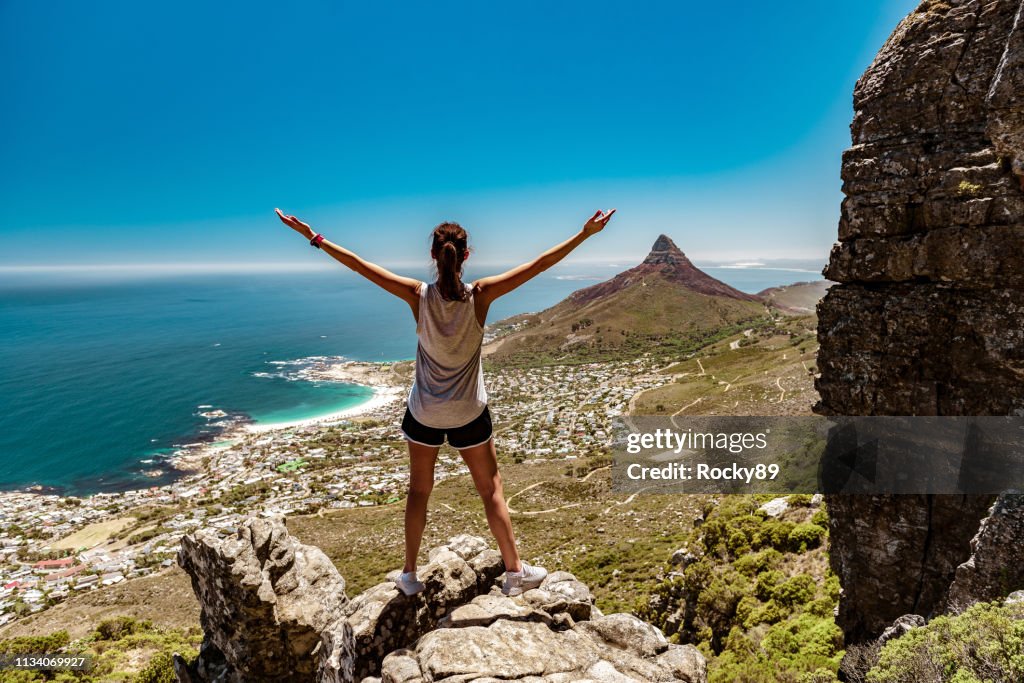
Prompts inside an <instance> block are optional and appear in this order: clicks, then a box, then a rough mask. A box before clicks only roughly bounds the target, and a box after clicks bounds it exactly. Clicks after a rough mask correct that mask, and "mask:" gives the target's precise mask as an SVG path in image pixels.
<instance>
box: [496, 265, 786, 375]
mask: <svg viewBox="0 0 1024 683" xmlns="http://www.w3.org/2000/svg"><path fill="white" fill-rule="evenodd" d="M514 322H515V323H518V324H517V325H514V328H515V330H514V331H512V332H510V333H508V334H506V335H505V336H502V337H500V338H499V339H497V340H496V341H494V342H491V343H490V344H488V345H487V346H486V347H485V348H484V353H485V354H486V356H487V358H488V359H489V360H490V361H492V362H495V361H496V362H501V363H510V364H515V365H547V364H552V363H582V362H593V361H601V360H612V359H623V358H636V357H637V356H639V355H642V354H645V353H649V354H652V355H655V356H669V355H679V354H685V353H688V352H691V351H694V350H696V349H698V348H700V347H702V346H705V345H707V344H708V343H711V342H713V341H715V340H717V339H721V338H723V337H725V336H728V335H730V334H733V333H735V332H738V331H740V330H741V329H743V328H744V327H751V326H755V327H756V326H760V325H763V324H766V323H767V322H768V318H767V316H766V314H765V309H764V306H763V305H761V304H760V303H755V302H752V301H740V300H737V299H731V298H727V297H719V296H709V295H707V294H700V293H697V292H693V291H690V290H687V289H685V288H682V287H680V286H679V285H677V284H674V283H671V282H667V281H665V280H663V279H660V278H658V277H650V278H646V279H645V280H644V281H643V282H642V283H636V284H634V285H632V286H630V287H627V288H625V289H623V290H621V291H618V292H616V293H614V294H612V295H610V296H607V297H605V298H601V299H598V300H596V301H591V302H588V303H586V304H584V305H582V306H579V305H577V304H575V303H573V302H572V301H569V300H567V301H563V302H561V303H559V304H557V305H555V306H553V307H551V308H549V309H547V310H545V311H542V312H541V313H537V314H534V315H529V316H518V317H517V319H516V320H515V321H514ZM509 327H510V324H509V323H507V322H506V321H502V322H499V323H497V324H496V325H495V329H502V328H505V329H507V328H509Z"/></svg>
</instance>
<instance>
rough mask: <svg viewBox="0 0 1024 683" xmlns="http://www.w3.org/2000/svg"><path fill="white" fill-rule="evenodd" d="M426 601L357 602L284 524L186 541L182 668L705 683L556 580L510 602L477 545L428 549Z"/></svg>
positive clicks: (191, 678)
mask: <svg viewBox="0 0 1024 683" xmlns="http://www.w3.org/2000/svg"><path fill="white" fill-rule="evenodd" d="M429 558H430V561H429V563H428V564H427V565H426V566H424V567H422V568H420V571H419V577H420V579H421V580H422V581H423V582H424V584H426V590H425V591H424V592H423V593H421V594H420V595H417V596H412V597H407V596H405V595H403V594H401V593H400V592H399V591H398V590H397V589H396V588H395V587H394V585H393V584H392V583H391V582H386V583H382V584H379V585H377V586H375V587H373V588H371V589H369V590H368V591H366V592H365V593H363V594H361V595H359V596H357V597H355V598H354V599H352V600H351V601H349V600H348V599H347V598H346V596H345V590H344V588H345V583H344V580H343V579H342V577H341V575H340V574H338V572H337V570H336V569H335V568H334V566H333V565H332V564H331V563H330V561H329V560H328V559H327V558H326V556H324V554H323V553H322V552H321V551H320V550H319V549H317V548H315V547H312V546H306V545H303V544H301V543H299V542H298V541H296V540H295V539H294V538H292V537H291V536H290V535H289V534H288V531H287V529H286V528H285V526H284V523H283V522H282V521H280V520H260V519H253V520H250V521H248V522H246V523H245V524H244V525H242V526H241V527H240V528H239V529H238V530H237V532H236V533H235V534H234V535H228V536H225V535H223V534H221V533H217V532H215V531H213V530H202V531H198V532H196V533H194V534H191V535H189V536H186V537H185V538H184V539H183V540H182V548H181V551H180V553H179V557H178V561H179V563H180V564H181V565H182V567H184V569H185V570H186V571H187V572H188V573H189V575H190V576H191V577H192V585H193V588H194V589H195V591H196V596H197V597H198V598H199V602H200V606H201V610H202V612H201V623H202V626H203V632H204V636H205V638H204V642H203V645H202V648H201V651H200V655H199V657H198V658H197V659H196V660H195V661H192V662H186V661H185V660H183V659H182V658H181V657H177V656H176V659H175V668H176V671H177V673H178V678H179V680H180V681H182V682H183V683H200V682H201V681H217V682H219V683H236V682H240V681H268V682H274V681H282V682H283V681H288V682H294V683H300V682H303V683H304V682H307V681H308V682H314V681H315V682H316V683H343V682H344V683H348V682H354V681H363V682H364V683H373V682H377V683H379V682H381V681H384V682H386V683H421V682H422V683H426V682H427V681H446V682H448V683H456V682H458V683H468V682H470V681H478V682H480V683H495V682H496V681H500V680H522V681H533V682H534V683H541V682H548V683H569V682H572V681H581V682H582V681H609V682H612V681H614V682H620V681H621V682H623V683H626V682H630V681H632V682H642V681H663V682H665V683H672V682H675V683H705V682H706V680H707V670H706V669H707V667H706V663H705V661H704V657H703V656H702V655H701V654H700V652H698V651H697V649H696V648H694V647H692V646H689V645H674V644H670V643H669V642H668V641H667V640H666V639H665V636H664V635H663V634H662V632H661V631H660V630H658V629H657V628H655V627H654V626H651V625H650V624H647V623H645V622H643V621H641V620H640V619H637V618H636V617H634V616H632V615H628V614H611V615H607V616H605V615H603V614H601V612H600V611H599V610H598V609H597V608H596V607H595V606H594V600H593V596H592V595H591V593H590V590H589V589H588V588H587V586H586V585H584V584H583V583H581V582H579V581H577V580H576V578H575V577H574V576H573V575H572V574H569V573H566V572H553V573H552V574H551V575H549V576H548V577H547V579H546V580H545V581H544V583H543V584H542V585H541V586H540V587H539V588H537V589H534V590H530V591H527V592H526V593H524V594H523V595H522V596H518V597H516V598H509V597H506V596H504V595H502V594H501V591H500V590H499V588H498V585H499V584H498V582H497V579H498V577H499V575H500V573H501V572H502V571H503V568H502V565H501V557H500V556H499V555H498V553H497V552H496V551H494V550H491V549H490V548H488V547H487V545H486V544H485V543H484V541H483V540H482V539H479V538H475V537H472V536H458V537H455V538H453V539H451V540H450V541H449V542H448V544H447V545H444V546H441V547H439V548H434V549H433V550H431V551H430V554H429Z"/></svg>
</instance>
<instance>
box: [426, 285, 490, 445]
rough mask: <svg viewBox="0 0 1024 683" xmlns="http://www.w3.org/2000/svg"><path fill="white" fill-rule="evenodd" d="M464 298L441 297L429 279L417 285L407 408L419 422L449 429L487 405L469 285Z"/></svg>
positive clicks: (480, 340)
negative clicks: (415, 340) (412, 369)
mask: <svg viewBox="0 0 1024 683" xmlns="http://www.w3.org/2000/svg"><path fill="white" fill-rule="evenodd" d="M466 289H467V290H468V291H469V297H468V298H467V299H466V300H465V301H446V300H445V299H444V298H442V297H441V292H439V291H438V290H437V287H436V285H435V284H434V283H432V282H431V283H423V284H421V285H420V313H419V321H418V322H417V323H416V336H417V338H418V339H419V343H418V344H417V345H416V378H415V380H414V381H413V384H412V389H411V390H410V391H409V412H410V413H412V416H413V417H414V418H416V421H417V422H419V423H420V424H424V425H426V426H428V427H434V428H436V429H452V428H454V427H462V426H463V425H466V424H469V423H470V422H472V421H473V420H475V419H476V418H477V417H479V416H480V413H482V412H483V410H484V407H485V406H486V405H487V391H486V390H485V389H484V370H483V365H481V363H480V347H481V344H482V343H483V338H484V328H483V327H482V326H481V325H480V323H479V322H477V319H476V310H475V308H474V306H473V289H472V286H471V285H469V284H466Z"/></svg>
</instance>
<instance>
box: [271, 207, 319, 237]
mask: <svg viewBox="0 0 1024 683" xmlns="http://www.w3.org/2000/svg"><path fill="white" fill-rule="evenodd" d="M274 211H276V212H277V217H278V218H280V219H281V222H282V223H284V224H285V225H287V226H288V227H289V228H291V229H292V230H294V231H295V232H297V233H299V234H300V235H302V236H303V237H305V238H306V239H307V240H311V239H313V236H314V235H316V233H315V232H313V228H311V227H309V225H308V224H306V223H303V222H302V221H300V220H299V219H298V218H296V217H295V216H286V215H285V214H283V213H281V209H274Z"/></svg>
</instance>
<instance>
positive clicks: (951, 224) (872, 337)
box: [816, 0, 1024, 644]
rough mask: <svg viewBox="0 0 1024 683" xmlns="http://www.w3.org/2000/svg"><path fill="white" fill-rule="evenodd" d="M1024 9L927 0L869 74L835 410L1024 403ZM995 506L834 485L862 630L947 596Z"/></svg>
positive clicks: (831, 394) (840, 298)
mask: <svg viewBox="0 0 1024 683" xmlns="http://www.w3.org/2000/svg"><path fill="white" fill-rule="evenodd" d="M1022 5H1024V3H1022V2H1021V0H944V1H941V2H940V1H937V0H927V1H925V2H923V3H922V4H921V6H920V7H919V8H918V9H917V10H916V11H914V12H913V13H912V14H910V15H909V16H908V17H907V18H906V19H904V20H903V22H901V23H900V25H899V26H898V27H897V28H896V30H895V32H894V33H893V34H892V36H891V37H890V38H889V40H888V41H887V42H886V43H885V45H884V46H883V47H882V49H881V51H880V52H879V53H878V55H877V56H876V58H875V60H874V62H873V63H872V64H871V66H870V67H869V68H868V70H867V72H865V74H864V75H863V76H862V77H861V79H860V80H859V81H858V83H857V86H856V89H855V91H854V109H855V115H854V120H853V124H852V126H851V133H852V138H853V146H852V147H851V148H850V149H848V150H847V151H846V152H845V154H844V155H843V167H842V177H843V191H844V193H845V195H846V196H845V199H844V200H843V204H842V213H841V218H840V223H839V243H838V244H837V245H836V246H835V247H834V249H833V251H832V255H831V259H830V261H829V265H828V267H827V268H826V270H825V273H824V274H825V276H826V277H827V278H828V279H829V280H832V281H835V282H837V283H839V284H837V285H835V286H833V287H832V288H831V289H830V290H829V292H828V294H827V295H826V297H825V298H824V300H823V301H822V302H821V304H820V305H819V308H818V314H819V328H818V333H819V340H820V342H821V349H820V351H819V354H818V365H819V368H820V372H821V375H820V378H819V379H818V381H817V383H816V384H817V388H818V391H819V393H820V394H821V402H820V403H819V404H818V406H817V407H816V409H817V411H818V412H820V413H822V414H826V415H1006V414H1024V327H1022V325H1021V320H1022V319H1024V316H1022V314H1024V269H1022V268H1021V264H1022V263H1024V189H1022V188H1024V185H1022V180H1021V179H1022V177H1024V144H1022V143H1024V88H1022V87H1021V86H1022V79H1024V69H1022V65H1024V19H1022V9H1021V8H1022ZM990 503H991V499H989V498H982V497H965V496H960V497H954V496H924V495H921V496H884V497H883V496H876V497H870V496H858V497H843V496H830V498H829V501H828V506H829V512H830V515H831V517H832V532H831V544H832V550H831V561H832V564H833V568H834V570H835V571H836V573H837V574H838V576H839V577H840V580H841V582H842V586H843V595H842V598H841V601H840V609H839V615H838V622H839V624H840V626H841V627H842V628H843V630H844V632H845V634H846V638H847V643H848V644H855V643H858V642H867V641H869V640H871V639H874V638H876V637H878V636H879V635H880V634H881V632H882V630H883V629H885V628H886V626H888V625H889V624H891V623H892V622H893V620H894V619H896V618H897V617H899V616H901V615H904V614H919V615H924V616H926V617H927V616H929V615H931V614H934V613H936V612H937V611H939V610H941V609H943V608H944V605H945V601H946V596H947V592H948V590H949V587H950V584H951V583H952V582H953V579H954V575H955V574H956V573H957V572H958V570H957V567H958V566H960V565H961V563H963V562H965V561H967V560H968V558H969V556H970V554H971V547H970V540H971V538H972V537H974V536H975V534H976V533H977V531H978V527H979V523H980V521H981V519H982V518H983V517H984V516H985V515H986V513H987V510H988V507H989V505H990ZM1018 547H1019V544H1018ZM1012 552H1015V551H1012ZM1015 563H1016V564H1018V565H1019V564H1021V562H1020V556H1019V555H1018V556H1017V559H1016V561H1015ZM969 599H975V598H974V597H973V596H972V597H970V598H969Z"/></svg>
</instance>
